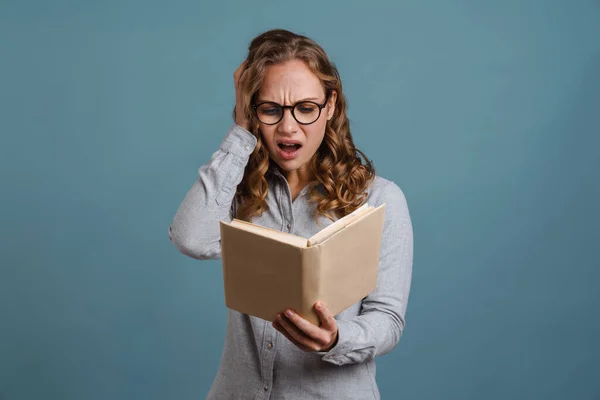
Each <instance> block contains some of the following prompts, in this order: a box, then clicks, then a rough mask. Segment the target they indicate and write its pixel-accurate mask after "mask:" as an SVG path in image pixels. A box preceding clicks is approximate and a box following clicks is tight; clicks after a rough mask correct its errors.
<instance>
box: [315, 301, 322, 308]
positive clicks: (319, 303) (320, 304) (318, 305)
mask: <svg viewBox="0 0 600 400" xmlns="http://www.w3.org/2000/svg"><path fill="white" fill-rule="evenodd" d="M316 307H317V310H320V309H321V308H322V307H323V303H321V302H320V301H319V302H317V305H316Z"/></svg>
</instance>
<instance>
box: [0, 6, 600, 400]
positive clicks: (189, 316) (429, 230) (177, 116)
mask: <svg viewBox="0 0 600 400" xmlns="http://www.w3.org/2000/svg"><path fill="white" fill-rule="evenodd" d="M365 3H366V2H363V1H344V2H335V3H334V2H317V1H303V2H285V3H284V2H245V3H242V2H232V1H219V2H213V3H210V4H208V3H206V4H204V3H203V2H198V1H184V0H177V1H171V2H166V1H162V2H160V1H141V0H124V1H104V2H91V1H65V0H59V1H55V2H45V1H39V0H38V1H35V0H34V1H28V2H27V1H21V2H17V1H6V0H4V1H2V2H0V114H1V118H0V132H1V142H0V174H1V175H0V176H1V188H2V191H1V193H2V195H1V205H2V207H1V211H0V222H1V224H0V235H1V237H0V257H1V258H0V399H2V400H13V399H46V400H51V399H52V400H54V399H57V400H58V399H61V400H71V399H85V400H95V399H175V398H176V399H200V398H204V396H205V395H206V392H207V390H208V388H209V386H210V384H211V382H212V379H213V377H214V375H215V373H216V369H217V365H218V362H219V358H220V354H221V349H222V344H223V337H224V329H225V308H224V306H223V292H222V286H221V285H222V280H221V270H220V263H219V262H218V261H211V262H199V261H195V260H192V259H189V258H186V257H185V256H183V255H181V254H179V253H178V252H177V250H176V249H175V248H174V247H173V246H172V245H171V243H170V242H169V240H168V237H167V229H168V226H169V224H170V222H171V219H172V217H173V215H174V214H175V211H176V209H177V207H178V205H179V203H180V202H181V201H182V200H183V197H184V195H185V193H186V191H187V190H188V189H189V187H190V186H191V185H192V183H193V181H194V180H195V179H196V176H197V175H196V172H197V169H198V167H200V166H201V165H202V164H203V163H204V162H206V161H207V160H208V158H209V157H210V156H211V154H212V153H213V152H214V151H215V150H216V149H217V146H218V143H219V142H220V140H221V138H222V137H223V136H224V134H225V133H226V130H227V128H228V127H229V125H230V124H231V110H232V107H233V104H234V91H233V84H232V74H233V71H234V69H235V68H236V67H237V66H238V65H239V63H240V62H241V61H242V60H243V59H244V56H245V54H246V49H247V45H248V44H249V42H250V40H251V39H252V38H253V37H254V36H255V35H257V34H259V33H261V32H262V31H264V30H266V29H270V28H275V27H283V28H286V29H290V30H293V31H296V32H299V33H303V34H307V35H309V36H311V37H312V38H314V39H315V40H317V41H318V42H319V43H320V44H321V45H322V46H323V47H324V48H325V50H326V51H327V52H328V53H329V55H330V57H331V58H332V60H333V61H334V62H335V63H336V64H337V65H338V67H339V69H340V73H341V75H342V78H343V83H344V89H345V93H346V95H347V97H348V100H349V105H350V108H349V116H350V119H351V128H352V131H353V134H354V137H355V141H356V143H357V145H358V146H359V148H360V149H362V150H363V151H365V152H366V153H367V155H368V156H369V157H370V158H372V159H373V161H374V162H375V166H376V168H377V172H378V174H380V175H382V176H384V177H386V178H388V179H391V180H394V181H396V182H397V183H398V185H400V186H401V188H402V189H403V190H404V192H405V194H406V196H407V198H408V202H409V207H410V210H411V215H412V218H413V223H414V232H415V263H414V280H413V288H412V292H411V298H410V303H409V310H408V314H407V326H406V330H405V333H404V336H403V337H402V339H401V341H400V344H399V345H398V347H397V348H396V349H395V350H394V351H393V352H392V353H391V354H389V355H387V356H384V357H381V358H380V359H379V362H378V382H379V385H380V389H381V392H382V395H383V398H384V399H396V398H397V399H442V398H443V399H506V398H510V399H599V398H600V379H599V377H600V365H599V361H600V345H599V344H598V337H599V336H600V322H599V319H598V315H599V314H598V307H599V306H600V294H599V292H600V290H599V288H598V287H599V280H600V262H599V261H598V239H599V237H600V235H599V234H598V226H599V223H600V213H599V211H598V206H599V205H600V189H599V186H600V185H599V184H600V165H599V164H600V156H599V150H598V148H599V145H600V140H599V134H600V2H598V1H583V0H582V1H570V2H568V1H514V0H511V1H494V2H492V1H454V2H449V1H442V0H439V1H425V2H424V1H417V0H405V1H398V2H396V1H378V2H373V3H370V4H368V5H367V4H365Z"/></svg>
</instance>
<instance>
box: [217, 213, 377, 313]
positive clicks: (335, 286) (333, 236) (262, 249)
mask: <svg viewBox="0 0 600 400" xmlns="http://www.w3.org/2000/svg"><path fill="white" fill-rule="evenodd" d="M384 214H385V204H382V205H381V206H379V207H377V208H375V207H373V206H368V205H367V204H365V205H363V206H361V207H360V208H359V209H357V210H356V211H354V212H353V213H351V214H348V215H346V216H345V217H343V218H340V219H338V220H337V221H335V222H333V223H332V224H330V225H329V226H327V227H326V228H324V229H323V230H321V231H320V232H317V233H316V234H315V235H314V236H312V237H311V238H309V239H306V238H303V237H300V236H296V235H293V234H290V233H287V232H282V231H278V230H275V229H270V228H265V227H262V226H259V225H256V224H252V223H248V222H244V221H240V220H237V219H234V220H233V221H231V222H226V221H220V229H221V258H222V262H223V281H224V289H225V305H226V306H227V307H228V308H230V309H233V310H237V311H240V312H243V313H246V314H249V315H253V316H256V317H259V318H263V319H265V320H268V321H273V320H274V319H275V316H276V315H277V313H279V312H282V311H283V310H285V309H286V308H292V309H294V310H295V311H296V312H297V313H298V314H299V315H300V316H302V317H304V318H306V319H307V320H308V321H310V322H312V323H313V324H315V325H319V318H318V316H317V314H316V312H315V311H314V309H313V306H314V304H315V302H316V301H317V300H321V301H323V303H325V305H326V306H327V308H328V309H329V311H330V312H332V313H333V315H336V314H338V313H339V312H341V311H343V310H345V309H346V308H348V307H350V306H351V305H352V304H354V303H356V302H358V301H360V300H361V299H363V298H364V297H365V296H367V295H368V294H369V293H371V292H372V291H373V290H374V289H375V287H376V285H377V267H378V264H379V250H380V246H381V235H382V232H383V221H384Z"/></svg>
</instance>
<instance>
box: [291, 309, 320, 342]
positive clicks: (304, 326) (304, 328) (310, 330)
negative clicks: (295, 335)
mask: <svg viewBox="0 0 600 400" xmlns="http://www.w3.org/2000/svg"><path fill="white" fill-rule="evenodd" d="M288 312H289V313H290V314H289V315H288ZM285 315H286V317H287V319H288V320H289V321H290V322H292V323H293V324H294V325H295V327H296V328H297V329H298V330H300V331H301V332H302V333H303V334H304V335H306V336H308V337H309V338H311V339H312V340H315V341H317V342H318V343H321V344H326V343H327V332H324V331H323V329H322V328H320V327H318V326H316V325H315V324H313V323H311V322H309V321H307V320H306V319H304V318H302V317H301V316H300V315H298V314H297V313H295V312H293V311H292V310H287V311H286V313H285Z"/></svg>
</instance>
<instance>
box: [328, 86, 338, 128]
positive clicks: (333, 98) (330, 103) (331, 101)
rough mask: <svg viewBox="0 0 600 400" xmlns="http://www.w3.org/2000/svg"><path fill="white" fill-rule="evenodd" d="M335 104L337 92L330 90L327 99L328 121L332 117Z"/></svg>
mask: <svg viewBox="0 0 600 400" xmlns="http://www.w3.org/2000/svg"><path fill="white" fill-rule="evenodd" d="M336 104H337V92H336V91H335V90H332V91H331V95H330V96H329V100H328V101H327V120H328V121H329V120H330V119H331V118H333V114H334V112H335V105H336Z"/></svg>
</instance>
